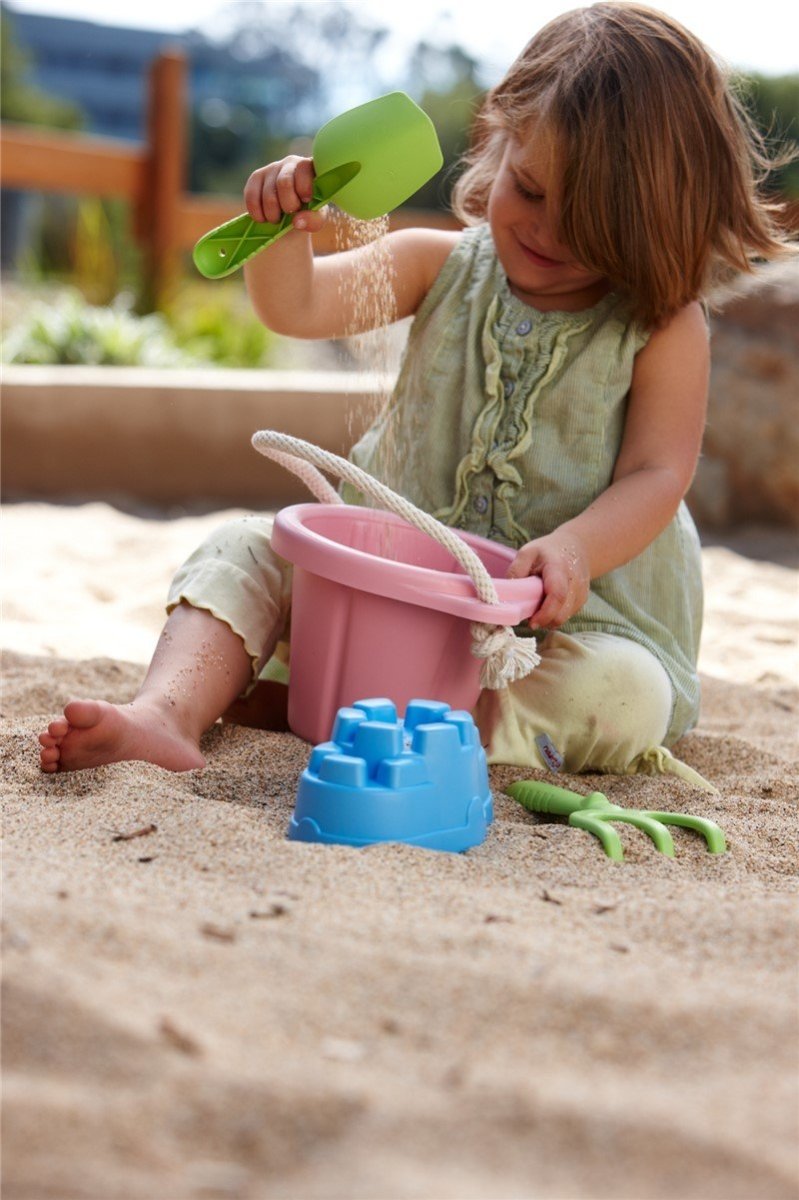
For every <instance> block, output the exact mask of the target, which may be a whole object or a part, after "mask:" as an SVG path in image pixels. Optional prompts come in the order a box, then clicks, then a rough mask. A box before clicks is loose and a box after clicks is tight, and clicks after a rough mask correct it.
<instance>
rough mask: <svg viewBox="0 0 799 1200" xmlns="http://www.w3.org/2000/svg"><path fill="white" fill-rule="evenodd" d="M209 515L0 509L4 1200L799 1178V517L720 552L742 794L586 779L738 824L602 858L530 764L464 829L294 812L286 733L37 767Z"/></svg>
mask: <svg viewBox="0 0 799 1200" xmlns="http://www.w3.org/2000/svg"><path fill="white" fill-rule="evenodd" d="M218 519H219V518H218V516H210V517H202V518H198V517H192V518H189V517H183V518H180V519H175V520H146V519H143V518H141V517H134V516H129V515H125V514H122V513H119V512H117V511H115V510H113V509H111V508H108V507H105V506H102V505H89V506H85V507H77V508H52V507H47V506H43V505H28V504H25V505H19V506H10V507H9V508H7V509H6V513H5V522H4V523H5V540H6V571H5V584H6V589H7V600H6V607H5V618H4V629H3V642H4V645H5V646H6V647H7V652H6V665H5V668H4V694H3V716H4V734H3V739H4V747H5V754H6V765H5V772H6V773H5V786H4V796H5V806H4V807H5V832H6V849H5V855H4V868H5V886H4V910H5V911H4V939H5V941H4V977H5V1001H4V1009H3V1019H4V1038H3V1068H4V1110H5V1111H4V1141H5V1162H4V1196H5V1197H6V1198H7V1200H72V1198H73V1197H74V1198H76V1200H77V1198H81V1200H83V1198H91V1200H128V1198H131V1200H133V1198H136V1200H139V1198H141V1200H145V1198H146V1200H194V1198H198V1200H199V1198H208V1197H222V1198H236V1200H238V1198H241V1200H260V1198H262V1197H263V1198H267V1197H269V1198H272V1197H274V1198H280V1200H284V1198H286V1200H288V1198H290V1200H317V1198H318V1200H328V1198H329V1200H333V1198H339V1197H341V1198H353V1200H355V1198H358V1200H360V1198H363V1200H404V1198H410V1197H414V1198H420V1200H421V1198H423V1200H513V1198H517V1197H518V1198H539V1197H542V1198H548V1200H571V1198H583V1197H586V1198H587V1197H591V1198H594V1197H596V1198H600V1197H608V1198H610V1197H613V1198H622V1197H630V1198H635V1200H646V1198H648V1197H669V1198H673V1200H713V1198H715V1197H719V1198H721V1197H724V1198H725V1200H733V1198H740V1200H753V1198H754V1197H757V1198H758V1200H768V1198H771V1197H774V1198H776V1197H786V1198H787V1197H796V1196H797V1194H799V1170H797V1139H796V1134H797V1113H798V1112H799V1087H798V1085H797V1078H798V1076H797V1045H798V1042H797V1028H796V1026H797V1021H796V1017H797V1003H796V1002H797V956H796V949H797V945H796V943H797V937H796V926H797V921H796V917H797V904H796V887H795V872H796V865H797V843H799V836H798V835H797V824H796V816H795V811H796V797H797V783H798V782H799V746H798V745H797V712H799V688H797V683H798V682H799V678H798V677H797V665H796V655H797V599H798V598H799V597H798V593H797V578H798V576H797V567H798V566H799V562H798V561H797V544H796V539H791V538H789V537H787V535H780V534H770V535H767V534H765V533H763V532H762V531H761V532H759V533H758V532H754V533H751V534H748V535H741V536H739V537H737V538H735V539H731V540H728V541H727V542H726V543H725V544H716V545H712V546H708V548H707V549H706V550H705V565H706V574H707V583H708V613H707V624H706V638H705V643H704V649H703V657H702V664H701V665H702V671H703V679H704V706H703V713H702V718H701V723H700V725H699V727H698V729H697V730H696V731H695V732H693V733H691V734H690V735H689V736H688V737H686V738H685V739H684V740H683V742H682V743H681V744H680V745H679V746H678V748H677V749H678V752H679V754H680V755H681V757H682V758H683V759H684V760H685V761H687V762H689V763H690V764H691V765H692V766H694V767H696V768H697V769H698V770H699V771H701V772H702V773H703V774H704V775H705V776H706V777H707V778H708V779H710V780H712V781H713V782H714V783H715V784H716V785H717V787H718V788H719V795H718V796H710V795H707V794H705V793H701V792H698V791H695V790H693V789H691V788H690V787H688V786H687V785H686V784H684V783H682V782H681V781H679V780H675V779H656V778H635V779H626V778H617V777H614V778H604V779H599V778H598V777H583V778H579V779H575V778H565V779H564V780H563V782H564V783H565V784H566V785H567V786H569V785H572V786H575V787H577V788H578V789H580V790H584V791H585V790H589V789H590V788H592V787H601V788H603V790H605V791H607V792H608V794H609V795H610V796H611V797H612V799H614V800H616V801H618V802H620V803H621V804H625V805H629V806H636V807H646V808H670V809H676V810H681V811H687V812H695V813H701V814H704V815H706V816H709V817H711V818H713V819H715V820H716V821H718V822H719V824H721V825H722V827H723V828H724V830H725V831H726V833H727V837H728V842H729V852H728V853H727V854H726V855H723V856H711V855H709V854H707V853H706V852H705V850H704V849H703V845H702V844H701V843H700V842H699V841H698V840H696V839H695V838H694V837H693V836H692V835H690V834H688V833H684V832H678V833H676V835H675V840H676V844H677V854H676V857H675V858H674V859H667V858H665V857H663V856H662V855H659V854H658V853H657V852H656V851H655V849H654V846H653V845H652V843H651V842H649V841H648V840H647V839H646V838H645V837H644V836H643V835H642V834H640V833H638V832H636V831H632V830H627V831H625V832H623V833H622V837H623V841H624V844H625V851H626V860H625V862H624V863H613V862H611V861H610V860H609V859H607V858H606V857H605V855H604V854H603V853H602V851H601V849H600V847H599V844H598V842H596V841H595V840H594V839H593V838H592V837H590V835H588V834H585V833H582V832H580V831H578V830H575V829H571V828H569V827H567V826H565V825H564V824H562V823H557V822H551V821H547V820H544V819H543V818H536V817H533V816H531V815H529V814H527V813H526V812H524V810H522V809H521V808H519V807H518V806H517V805H516V804H515V803H514V802H513V801H511V800H510V799H509V798H507V797H505V796H503V794H502V789H503V787H504V786H505V785H506V784H507V783H508V782H510V781H511V780H512V779H515V778H519V777H523V776H524V775H525V774H530V773H529V772H527V773H525V772H523V771H518V770H511V769H509V768H497V769H494V770H493V771H492V787H493V790H494V796H495V805H496V821H495V823H494V825H493V826H492V828H491V830H490V832H489V836H488V838H487V840H486V841H485V842H484V843H483V845H482V846H480V847H478V848H476V849H475V850H472V851H470V852H469V853H468V854H465V855H451V854H436V853H433V852H428V851H423V850H418V849H414V848H411V847H408V846H401V845H390V846H381V847H372V848H369V849H366V850H353V849H349V848H345V847H324V846H314V845H301V844H297V843H290V842H288V841H287V840H286V838H285V830H286V824H287V821H288V819H289V816H290V813H291V811H292V808H293V803H294V794H295V789H296V783H297V778H298V775H299V772H300V771H301V770H302V768H303V766H304V765H305V761H306V759H307V752H308V750H307V746H306V745H305V744H304V743H302V742H300V741H299V740H298V739H296V738H294V737H293V736H291V735H289V734H275V733H264V732H258V731H254V730H250V729H243V728H239V727H235V726H224V727H223V726H217V727H215V728H214V729H213V730H212V731H211V732H210V733H209V734H208V735H207V737H206V740H205V744H204V751H205V753H206V756H207V759H208V766H207V767H206V768H205V769H204V770H202V771H195V772H189V773H186V774H182V775H172V774H169V773H168V772H166V771H162V770H160V769H159V768H156V767H152V766H148V765H141V764H130V763H124V764H118V765H114V766H109V767H104V768H100V769H98V770H92V771H84V772H80V773H77V774H71V775H56V776H43V775H42V774H40V772H39V771H38V767H37V745H36V740H35V734H36V732H37V731H38V730H39V729H40V728H41V727H42V725H43V724H44V723H45V722H46V720H47V719H48V718H49V717H50V716H52V715H54V714H55V713H56V712H57V711H58V709H59V707H60V705H61V704H62V703H63V702H64V701H65V700H66V699H67V698H68V697H69V696H71V695H74V694H84V695H103V696H106V697H108V698H110V699H115V698H118V699H123V698H126V697H127V696H128V695H129V694H130V691H131V689H132V688H134V687H135V685H136V683H137V681H138V680H139V678H140V677H141V675H142V671H143V665H142V664H144V663H145V662H146V660H147V658H148V657H149V653H150V650H151V648H152V645H153V643H154V640H155V636H156V634H157V632H158V629H159V627H160V622H161V608H160V606H161V601H162V597H163V593H164V590H165V587H166V583H167V581H168V578H169V575H170V573H171V571H172V569H173V568H174V566H175V565H176V564H177V562H178V561H179V560H180V558H181V557H182V556H183V555H184V554H185V553H186V552H187V551H188V550H189V549H191V547H192V546H193V545H194V543H195V542H196V540H197V538H198V536H199V535H200V533H201V532H203V531H204V530H205V529H207V528H209V527H210V526H211V525H212V524H214V523H216V521H217V520H218ZM135 833H138V834H139V836H129V835H131V834H135ZM120 835H124V836H122V837H121V836H120Z"/></svg>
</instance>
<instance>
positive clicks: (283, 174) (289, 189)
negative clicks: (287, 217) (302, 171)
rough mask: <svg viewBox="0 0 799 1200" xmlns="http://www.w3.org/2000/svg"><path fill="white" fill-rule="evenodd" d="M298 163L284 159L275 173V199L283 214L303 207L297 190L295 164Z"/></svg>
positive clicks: (290, 159) (291, 159) (296, 160)
mask: <svg viewBox="0 0 799 1200" xmlns="http://www.w3.org/2000/svg"><path fill="white" fill-rule="evenodd" d="M299 161H300V160H299V159H297V158H293V157H292V158H286V159H284V160H283V162H282V164H281V167H280V170H279V171H278V173H277V180H276V186H277V198H278V201H279V203H280V207H281V209H282V210H283V212H284V213H293V212H296V211H297V209H298V208H302V205H303V198H302V196H301V195H300V194H299V191H298V189H297V164H298V162H299ZM309 198H310V197H309Z"/></svg>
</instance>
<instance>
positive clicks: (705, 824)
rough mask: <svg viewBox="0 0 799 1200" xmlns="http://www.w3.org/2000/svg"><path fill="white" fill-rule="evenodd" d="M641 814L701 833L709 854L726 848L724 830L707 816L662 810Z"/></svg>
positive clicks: (724, 850) (721, 852)
mask: <svg viewBox="0 0 799 1200" xmlns="http://www.w3.org/2000/svg"><path fill="white" fill-rule="evenodd" d="M643 815H644V816H645V817H652V818H653V819H654V820H655V821H661V822H662V823H663V824H664V825H681V826H682V827H683V828H685V829H693V830H694V832H695V833H701V835H702V837H703V838H704V839H705V841H706V842H707V848H708V850H709V852H710V853H711V854H724V853H725V852H726V850H727V841H726V839H725V837H724V830H723V829H721V828H720V827H719V826H718V825H717V824H716V822H715V821H709V820H708V819H707V817H692V816H690V814H688V813H664V812H646V813H644V814H643Z"/></svg>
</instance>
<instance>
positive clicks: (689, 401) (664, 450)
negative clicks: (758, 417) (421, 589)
mask: <svg viewBox="0 0 799 1200" xmlns="http://www.w3.org/2000/svg"><path fill="white" fill-rule="evenodd" d="M709 362H710V354H709V347H708V337H707V327H706V324H705V319H704V316H703V314H702V310H701V307H700V306H699V304H696V303H694V304H689V305H688V306H687V307H686V308H684V309H683V310H682V311H681V312H679V313H678V314H677V315H676V316H675V317H674V318H673V319H672V320H671V321H670V322H669V324H668V325H666V326H664V327H663V328H662V329H660V330H657V331H656V332H655V333H653V334H652V336H651V338H650V340H649V342H648V344H647V346H646V347H645V348H644V349H643V350H642V351H641V352H640V354H639V355H638V356H637V358H636V363H635V368H634V371H633V379H632V386H631V390H630V400H629V405H628V410H627V418H626V422H625V428H624V437H623V439H622V444H621V449H620V451H619V456H618V459H617V460H616V466H615V470H614V472H613V480H612V482H611V485H610V487H609V488H607V490H606V491H604V492H602V494H601V495H600V496H598V497H597V498H596V500H595V501H594V502H593V503H592V504H590V505H589V506H588V508H587V509H586V510H585V511H584V512H582V513H580V514H579V515H578V516H577V517H575V518H574V519H573V520H571V521H567V522H566V523H565V524H563V525H560V526H559V527H558V528H557V529H556V530H554V531H553V532H552V533H551V534H549V535H548V536H547V537H543V538H536V539H535V541H532V542H528V543H527V545H526V546H523V547H522V548H521V550H520V551H519V553H518V554H517V556H516V558H515V560H514V562H513V564H512V566H511V571H510V573H511V574H512V575H513V576H517V577H519V576H524V575H540V576H541V578H542V580H543V583H544V598H543V601H542V603H541V606H540V608H539V610H538V612H537V613H534V614H533V617H532V619H531V620H532V622H533V623H534V624H536V625H538V626H539V628H542V629H554V628H557V627H558V626H559V625H562V624H563V623H564V622H565V621H567V620H568V619H569V617H570V616H573V615H574V613H576V612H577V611H578V610H579V609H580V608H581V607H582V606H583V604H584V603H585V601H586V599H587V598H588V590H589V587H590V583H591V580H592V579H596V578H598V577H599V576H600V575H605V574H607V572H608V571H612V570H614V568H615V567H620V566H622V564H623V563H626V562H629V561H630V559H632V558H635V556H636V555H638V554H640V553H641V551H642V550H645V549H646V547H647V546H648V545H649V544H650V542H652V541H654V539H655V538H656V537H657V536H658V534H659V533H662V532H663V530H664V529H665V528H666V526H667V525H668V524H669V522H670V521H671V519H672V518H673V516H674V514H675V513H676V511H677V508H678V506H679V504H680V501H681V500H682V498H683V496H684V495H685V493H686V492H687V491H688V488H689V487H690V484H691V480H692V479H693V476H694V471H695V470H696V463H697V460H698V458H699V451H700V449H701V445H702V433H703V430H704V426H705V415H706V411H707V391H708V374H709Z"/></svg>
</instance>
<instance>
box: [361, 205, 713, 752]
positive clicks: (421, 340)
mask: <svg viewBox="0 0 799 1200" xmlns="http://www.w3.org/2000/svg"><path fill="white" fill-rule="evenodd" d="M647 338H648V334H647V332H646V331H644V330H642V329H640V328H639V327H638V326H636V325H635V324H634V323H633V322H632V321H631V319H630V315H629V312H628V310H627V307H626V305H625V303H624V301H623V299H622V298H621V297H620V296H619V295H618V294H617V293H609V294H608V295H606V296H604V297H603V298H602V299H601V300H600V301H599V303H598V304H596V305H595V306H594V307H592V308H589V309H586V310H584V311H582V312H576V313H567V312H539V311H538V310H537V309H534V308H531V307H529V306H528V305H526V304H524V303H523V302H522V301H521V300H518V299H516V297H515V296H513V295H512V293H511V291H510V289H509V287H508V282H507V279H506V277H505V274H504V272H503V270H502V267H501V265H500V263H499V261H498V259H497V256H496V252H495V250H494V244H493V241H492V238H491V232H490V229H489V228H488V226H486V225H481V226H477V227H475V228H472V229H468V230H466V231H465V232H464V233H463V234H462V236H461V238H460V241H459V242H458V245H457V246H456V248H455V249H454V250H453V251H452V253H451V254H450V256H449V258H448V259H447V261H446V262H445V264H444V266H443V268H442V269H441V271H440V273H439V275H438V277H437V279H436V280H435V282H434V284H433V286H432V288H431V289H430V291H429V292H428V294H427V296H426V297H425V299H424V301H423V302H422V304H421V306H420V308H419V310H418V312H417V314H416V317H415V319H414V321H413V324H412V326H411V331H410V334H409V338H408V344H407V347H406V350H405V354H404V358H403V362H402V365H401V368H400V373H399V376H398V379H397V384H396V387H395V389H394V392H393V395H392V397H391V400H390V401H389V403H388V405H387V406H386V408H385V409H384V411H383V412H382V414H381V415H380V416H379V417H378V419H377V420H376V421H375V423H374V424H373V425H372V426H371V428H370V429H369V430H368V431H367V432H366V434H365V435H364V436H363V437H362V438H361V440H360V441H359V442H358V443H357V445H356V446H355V447H354V448H353V450H352V453H351V458H352V460H353V461H354V462H355V463H356V464H357V465H358V466H360V467H363V468H364V470H366V471H368V472H369V473H370V474H372V475H374V476H375V477H376V478H378V479H380V480H382V481H383V482H384V483H386V484H388V486H389V487H391V488H393V489H394V490H395V491H398V492H400V493H401V494H402V495H404V496H406V497H407V498H408V499H409V500H411V501H412V502H413V503H414V504H416V505H418V506H419V507H420V508H422V509H424V510H425V511H427V512H430V513H432V514H433V515H434V516H436V517H438V518H439V519H440V520H441V521H443V522H445V523H446V524H449V525H452V526H454V527H456V528H458V529H464V530H468V531H470V532H472V533H477V534H481V535H482V536H483V537H488V538H492V539H494V540H497V541H500V542H503V543H504V544H506V545H508V546H513V547H515V548H517V549H518V548H519V547H520V546H522V545H524V543H525V542H529V541H531V540H532V539H533V538H536V537H540V536H542V535H544V534H547V533H550V532H551V531H552V530H553V529H555V528H556V527H557V526H558V525H560V524H562V523H563V522H564V521H568V520H570V519H571V518H572V517H574V516H576V515H577V514H578V513H580V512H582V511H583V510H584V509H585V508H587V506H588V505H589V504H590V503H591V501H592V500H594V499H595V498H596V497H597V496H598V495H599V494H600V493H601V492H603V491H604V490H605V489H606V488H607V487H608V485H609V484H610V482H611V478H612V475H613V468H614V464H615V462H616V458H617V455H618V452H619V448H620V445H621V439H622V433H623V429H624V420H625V413H626V408H627V400H628V396H629V390H630V381H631V378H632V370H633V363H634V359H635V355H636V354H637V353H638V351H639V350H640V349H641V348H642V347H643V346H644V345H645V344H646V342H647ZM343 494H344V498H345V499H346V500H348V501H349V502H351V503H359V502H360V503H363V502H364V501H363V498H362V497H360V496H359V495H358V494H357V493H356V492H355V491H354V489H352V488H351V487H350V486H349V485H346V484H345V485H344V486H343ZM701 620H702V579H701V558H700V548H699V539H698V536H697V532H696V528H695V526H694V523H693V521H692V519H691V517H690V514H689V513H688V510H687V508H686V507H685V505H684V504H681V505H680V508H679V511H678V512H677V514H676V516H675V517H674V519H673V520H672V521H671V523H670V525H669V526H668V528H667V529H665V530H664V532H663V533H661V534H660V536H659V537H657V538H656V539H655V541H654V542H652V543H651V545H650V546H648V547H647V549H646V550H644V551H643V553H641V554H639V555H638V557H637V558H635V559H634V560H633V561H632V562H629V563H627V564H626V565H624V566H622V567H618V568H617V569H616V570H615V571H611V572H609V573H608V574H607V575H604V576H602V577H601V578H599V579H595V580H594V581H593V583H592V585H591V592H590V595H589V598H588V600H587V602H586V604H585V605H584V606H583V608H582V609H580V611H579V612H578V613H577V614H576V615H575V616H574V617H572V618H571V619H570V620H569V621H568V622H567V623H566V624H565V625H564V626H563V627H562V629H563V632H564V633H578V632H582V631H586V630H598V631H603V632H606V633H611V634H616V635H618V636H619V637H624V638H630V639H632V640H633V641H635V642H638V643H640V644H641V645H642V646H644V647H646V649H648V650H649V651H651V653H652V654H654V655H655V657H656V658H657V659H658V660H659V661H660V662H661V664H662V665H663V667H664V668H665V670H666V672H667V674H668V676H669V679H670V680H671V684H672V688H673V692H674V707H673V711H672V716H671V722H670V726H669V731H668V734H667V737H666V744H667V745H671V744H672V743H673V742H674V741H676V740H677V738H679V737H680V736H681V735H682V734H684V733H685V732H686V731H687V730H689V729H691V728H692V727H693V726H694V725H695V723H696V720H697V717H698V710H699V680H698V677H697V672H696V660H697V654H698V649H699V634H700V627H701Z"/></svg>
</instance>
